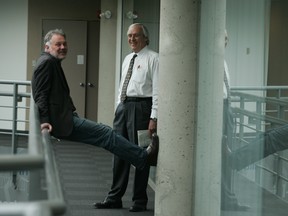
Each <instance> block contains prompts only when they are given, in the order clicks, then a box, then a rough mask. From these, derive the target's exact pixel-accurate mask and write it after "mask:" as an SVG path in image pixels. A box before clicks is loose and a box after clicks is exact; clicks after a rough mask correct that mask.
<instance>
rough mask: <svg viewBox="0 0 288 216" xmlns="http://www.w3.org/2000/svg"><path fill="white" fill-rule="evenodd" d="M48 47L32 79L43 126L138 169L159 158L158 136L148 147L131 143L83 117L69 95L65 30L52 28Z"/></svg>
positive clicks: (45, 41)
mask: <svg viewBox="0 0 288 216" xmlns="http://www.w3.org/2000/svg"><path fill="white" fill-rule="evenodd" d="M44 45H45V50H44V52H43V53H42V54H41V56H40V58H39V59H38V61H37V64H36V67H35V70H34V74H33V78H32V92H33V98H34V100H35V103H36V105H37V106H38V109H39V115H40V123H41V129H45V128H46V129H48V131H49V132H50V133H51V134H52V135H53V136H55V137H57V138H60V139H66V140H71V141H77V142H83V143H87V144H92V145H95V146H99V147H102V148H105V149H106V150H108V151H110V152H112V153H113V154H115V155H117V156H118V157H120V158H122V159H124V160H126V161H128V162H129V163H131V164H133V165H134V166H135V167H137V168H139V169H143V168H144V167H145V166H146V165H147V164H150V163H152V164H154V163H156V161H157V154H158V144H159V139H158V136H157V135H156V134H154V135H153V136H152V143H151V144H150V145H149V146H148V148H147V149H144V148H140V147H138V146H137V145H133V144H131V143H130V142H129V141H128V140H127V139H125V138H124V137H122V136H121V135H119V134H117V133H115V132H114V131H113V130H112V129H111V128H110V127H108V126H106V125H103V124H99V123H96V122H93V121H90V120H88V119H85V118H81V117H79V116H78V115H77V113H76V112H75V111H76V108H75V106H74V104H73V101H72V98H71V96H70V90H69V86H68V84H67V81H66V78H65V75H64V72H63V69H62V67H61V61H62V60H63V59H65V57H66V55H67V51H68V48H67V42H66V35H65V33H64V32H63V31H62V30H59V29H55V30H51V31H49V32H48V33H47V34H46V36H45V38H44Z"/></svg>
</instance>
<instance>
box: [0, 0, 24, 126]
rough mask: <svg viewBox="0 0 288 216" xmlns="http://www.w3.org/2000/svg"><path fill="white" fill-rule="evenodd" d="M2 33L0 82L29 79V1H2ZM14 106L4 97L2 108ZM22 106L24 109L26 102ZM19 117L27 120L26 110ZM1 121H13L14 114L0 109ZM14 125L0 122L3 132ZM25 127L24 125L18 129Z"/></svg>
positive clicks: (0, 100) (5, 88) (4, 88)
mask: <svg viewBox="0 0 288 216" xmlns="http://www.w3.org/2000/svg"><path fill="white" fill-rule="evenodd" d="M0 31H1V33H0V47H1V52H0V80H20V81H23V80H26V76H27V72H26V68H27V65H26V64H27V63H26V62H27V46H28V45H27V35H28V0H0ZM23 89H24V88H20V90H23ZM0 91H4V92H10V91H12V86H7V85H5V86H2V85H0ZM11 104H12V100H11V99H8V98H7V97H5V98H3V97H0V106H3V105H5V106H9V105H11ZM19 105H20V106H24V105H25V100H23V102H22V103H21V104H19ZM18 117H19V119H25V111H24V110H22V111H20V112H19V113H18ZM0 119H12V111H11V110H10V109H7V108H1V107H0ZM11 125H12V124H11V122H7V121H0V129H11V128H12V126H11ZM23 128H24V124H22V125H21V124H20V125H19V127H18V129H23Z"/></svg>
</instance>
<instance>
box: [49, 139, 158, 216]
mask: <svg viewBox="0 0 288 216" xmlns="http://www.w3.org/2000/svg"><path fill="white" fill-rule="evenodd" d="M53 145H54V149H55V153H56V160H57V164H58V166H59V173H60V178H61V182H62V187H63V188H62V189H63V192H64V198H65V200H66V202H67V212H66V214H65V216H90V215H91V216H92V215H93V216H98V215H99V216H100V215H101V216H106V215H107V216H108V215H109V216H116V215H117V216H122V215H131V216H133V215H137V216H152V215H154V191H153V190H152V189H151V188H150V187H149V188H148V196H149V202H148V206H147V208H148V210H147V211H145V212H138V213H131V212H129V211H128V209H129V207H130V206H131V203H132V202H131V194H132V185H133V179H134V168H132V167H131V171H130V180H129V184H128V188H127V191H126V194H125V196H124V197H123V200H122V201H123V209H112V210H111V209H110V210H109V209H105V210H104V209H103V210H102V209H94V208H93V206H92V204H93V203H94V202H96V201H101V200H103V199H104V197H105V196H106V194H107V192H108V191H109V189H110V186H111V180H112V154H111V153H109V152H107V151H106V150H104V149H102V148H98V147H94V146H91V145H86V144H81V143H76V142H67V141H61V142H57V141H55V142H54V144H53Z"/></svg>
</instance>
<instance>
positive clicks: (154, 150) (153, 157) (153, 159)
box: [146, 133, 159, 166]
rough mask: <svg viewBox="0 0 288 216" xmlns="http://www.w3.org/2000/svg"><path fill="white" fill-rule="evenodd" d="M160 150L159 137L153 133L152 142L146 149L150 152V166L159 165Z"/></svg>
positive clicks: (148, 158)
mask: <svg viewBox="0 0 288 216" xmlns="http://www.w3.org/2000/svg"><path fill="white" fill-rule="evenodd" d="M158 150H159V137H158V135H157V134H156V133H153V134H152V142H151V143H150V145H149V146H148V148H147V149H146V151H147V153H148V157H147V163H148V164H149V165H150V166H156V165H157V158H158Z"/></svg>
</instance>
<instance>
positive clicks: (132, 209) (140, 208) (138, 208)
mask: <svg viewBox="0 0 288 216" xmlns="http://www.w3.org/2000/svg"><path fill="white" fill-rule="evenodd" d="M146 210H147V209H146V207H145V206H136V205H134V206H131V207H130V208H129V211H130V212H142V211H146Z"/></svg>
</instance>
